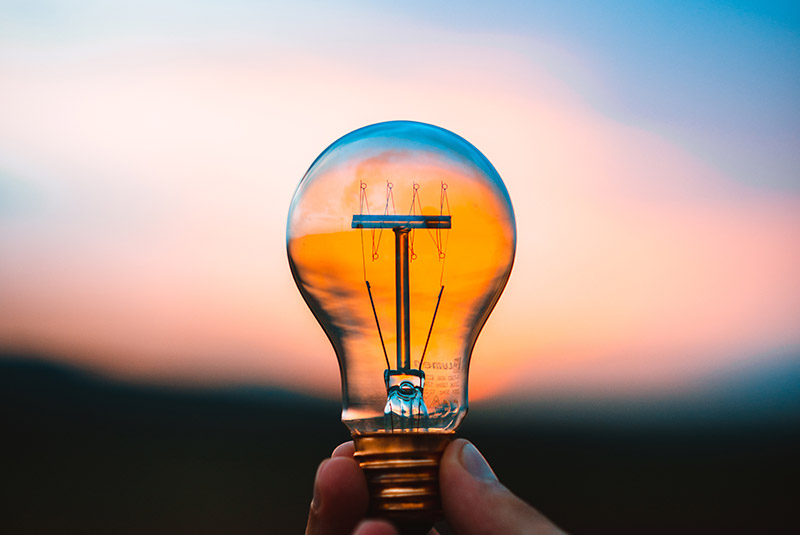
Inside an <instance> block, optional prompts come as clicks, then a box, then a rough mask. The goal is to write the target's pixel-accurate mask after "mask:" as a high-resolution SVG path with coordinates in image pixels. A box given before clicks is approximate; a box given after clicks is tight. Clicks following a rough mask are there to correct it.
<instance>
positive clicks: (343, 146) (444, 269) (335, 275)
mask: <svg viewBox="0 0 800 535" xmlns="http://www.w3.org/2000/svg"><path fill="white" fill-rule="evenodd" d="M286 245H287V251H288V255H289V264H290V266H291V270H292V274H293V276H294V280H295V282H296V283H297V286H298V288H299V290H300V293H301V294H302V295H303V298H304V299H305V301H306V303H307V304H308V306H309V307H310V309H311V311H312V312H313V314H314V316H315V317H316V318H317V320H318V321H319V323H320V325H321V326H322V328H323V329H324V330H325V333H326V334H327V336H328V338H329V339H330V342H331V344H332V345H333V348H334V350H335V353H336V356H337V357H338V361H339V368H340V374H341V383H342V404H343V407H342V421H343V422H344V423H345V425H346V426H347V427H348V428H349V430H350V432H351V433H352V435H353V438H354V440H355V444H356V459H357V460H358V461H359V463H360V464H361V466H362V468H364V472H365V474H366V475H367V480H368V484H369V486H370V507H371V511H372V513H373V514H376V515H380V516H384V517H387V518H390V519H393V520H395V521H396V522H399V523H400V524H401V525H407V526H410V525H419V526H422V525H423V524H426V525H428V526H429V525H430V524H431V523H432V518H433V517H434V516H435V515H436V514H437V509H438V508H439V507H440V502H439V494H438V491H439V489H438V463H439V459H440V458H441V454H442V452H443V450H444V449H445V447H446V446H447V444H448V443H449V441H450V440H451V439H452V437H453V433H454V431H455V430H456V428H458V426H459V425H460V423H461V421H462V420H463V418H464V416H465V415H466V412H467V386H468V376H467V374H468V366H469V361H470V356H471V354H472V349H473V346H474V345H475V341H476V339H477V337H478V334H479V332H480V331H481V328H482V327H483V325H484V323H485V322H486V319H487V318H488V316H489V313H490V312H491V310H492V309H493V308H494V305H495V303H496V302H497V300H498V298H499V297H500V294H501V292H502V291H503V288H504V287H505V284H506V281H507V280H508V276H509V274H510V272H511V266H512V264H513V261H514V251H515V246H516V225H515V221H514V211H513V208H512V207H511V200H510V198H509V195H508V192H507V190H506V187H505V185H504V184H503V181H502V180H501V178H500V176H499V175H498V173H497V171H495V169H494V167H493V166H492V164H491V163H489V161H488V160H487V159H486V157H485V156H483V154H481V153H480V152H479V151H478V149H476V148H475V147H474V146H472V145H471V144H470V143H469V142H467V141H466V140H464V139H463V138H461V137H459V136H457V135H456V134H454V133H452V132H449V131H447V130H444V129H442V128H438V127H436V126H432V125H428V124H423V123H417V122H408V121H393V122H386V123H379V124H375V125H372V126H367V127H364V128H361V129H359V130H356V131H354V132H351V133H349V134H347V135H345V136H344V137H342V138H340V139H339V140H338V141H336V142H334V143H333V144H332V145H331V146H329V147H328V148H327V149H325V151H323V152H322V154H320V155H319V157H317V159H316V160H315V161H314V163H312V164H311V167H310V168H309V169H308V171H307V172H306V174H305V176H304V177H303V179H302V180H301V181H300V184H299V185H298V187H297V191H296V192H295V194H294V197H293V199H292V203H291V207H290V210H289V217H288V225H287V231H286ZM420 529H423V528H420Z"/></svg>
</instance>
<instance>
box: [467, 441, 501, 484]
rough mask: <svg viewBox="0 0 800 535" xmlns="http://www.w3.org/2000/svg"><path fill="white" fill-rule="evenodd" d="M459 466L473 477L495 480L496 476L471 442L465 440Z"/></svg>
mask: <svg viewBox="0 0 800 535" xmlns="http://www.w3.org/2000/svg"><path fill="white" fill-rule="evenodd" d="M461 466H463V467H464V468H465V469H466V471H467V472H469V473H470V475H471V476H472V477H474V478H475V479H481V480H483V481H497V476H496V475H495V474H494V471H493V470H492V468H491V467H490V466H489V463H487V462H486V459H484V458H483V455H481V452H479V451H478V449H477V448H476V447H475V446H473V445H472V443H471V442H467V443H466V444H465V445H464V447H463V448H462V449H461Z"/></svg>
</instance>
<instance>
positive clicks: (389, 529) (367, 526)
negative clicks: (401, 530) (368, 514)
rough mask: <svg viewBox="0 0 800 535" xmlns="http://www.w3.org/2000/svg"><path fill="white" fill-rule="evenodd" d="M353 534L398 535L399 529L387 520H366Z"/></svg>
mask: <svg viewBox="0 0 800 535" xmlns="http://www.w3.org/2000/svg"><path fill="white" fill-rule="evenodd" d="M353 535H398V533H397V530H396V529H395V527H394V526H392V525H391V524H390V523H389V522H387V521H385V520H364V521H363V522H361V523H360V524H359V525H358V527H357V528H356V530H355V531H354V532H353Z"/></svg>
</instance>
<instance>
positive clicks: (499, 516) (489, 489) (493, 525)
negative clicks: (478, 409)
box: [439, 439, 563, 535]
mask: <svg viewBox="0 0 800 535" xmlns="http://www.w3.org/2000/svg"><path fill="white" fill-rule="evenodd" d="M439 478H440V484H441V490H442V508H443V510H444V514H445V517H446V518H447V521H448V523H449V524H450V526H451V527H452V528H453V530H454V531H455V532H456V533H457V534H458V535H490V534H496V533H503V534H505V535H522V534H526V535H556V534H558V535H563V532H562V531H561V530H559V529H558V528H557V527H556V526H555V525H554V524H552V523H551V522H550V521H549V520H547V518H545V517H544V516H543V515H542V514H541V513H539V512H538V511H537V510H536V509H534V508H533V507H531V506H530V505H528V504H527V503H525V502H524V501H522V500H520V499H519V498H517V497H516V496H514V494H512V493H511V491H509V490H508V489H507V488H505V487H504V486H503V485H502V484H500V482H499V481H498V480H497V476H495V474H494V472H493V471H492V469H491V467H490V466H489V464H488V463H487V462H486V459H484V458H483V456H482V455H481V454H480V452H479V451H478V450H477V449H476V448H475V446H473V445H472V444H471V443H470V442H468V441H466V440H464V439H457V440H454V441H453V443H452V444H450V445H449V446H448V447H447V449H446V450H445V452H444V455H443V456H442V462H441V471H440V474H439Z"/></svg>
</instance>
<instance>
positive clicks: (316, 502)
mask: <svg viewBox="0 0 800 535" xmlns="http://www.w3.org/2000/svg"><path fill="white" fill-rule="evenodd" d="M328 461H330V459H325V460H324V461H322V462H321V463H320V464H319V467H318V468H317V475H316V476H314V497H313V498H311V509H313V510H314V511H319V508H320V507H321V506H322V503H321V502H322V494H320V492H319V474H320V472H322V468H323V467H324V466H325V465H326V464H328Z"/></svg>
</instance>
